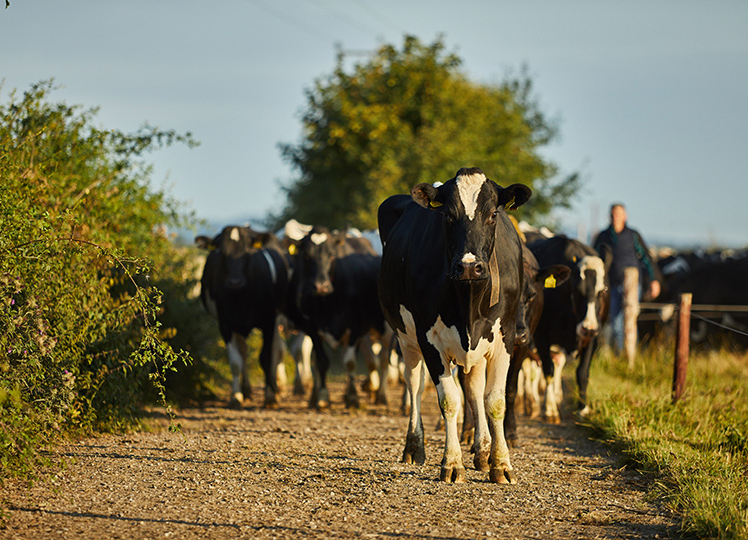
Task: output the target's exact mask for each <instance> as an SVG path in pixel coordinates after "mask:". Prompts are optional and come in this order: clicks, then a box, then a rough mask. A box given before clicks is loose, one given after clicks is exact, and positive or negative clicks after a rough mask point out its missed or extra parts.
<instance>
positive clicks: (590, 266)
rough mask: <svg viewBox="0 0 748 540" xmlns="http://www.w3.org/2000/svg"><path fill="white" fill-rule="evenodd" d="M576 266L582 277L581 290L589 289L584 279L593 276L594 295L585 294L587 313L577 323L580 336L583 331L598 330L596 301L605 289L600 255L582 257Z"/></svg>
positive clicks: (603, 267) (603, 270) (603, 269)
mask: <svg viewBox="0 0 748 540" xmlns="http://www.w3.org/2000/svg"><path fill="white" fill-rule="evenodd" d="M577 266H578V268H579V274H580V276H581V278H582V285H581V287H582V290H584V291H587V290H589V289H590V286H589V285H588V284H585V281H586V280H587V279H589V276H590V275H592V276H594V282H593V284H592V287H593V289H592V291H593V292H594V295H593V296H592V297H590V295H589V294H588V295H587V296H586V298H587V313H586V315H585V316H584V319H583V320H582V322H581V323H579V324H578V325H577V334H578V335H580V336H581V335H582V334H583V333H584V332H597V331H598V330H600V323H599V321H598V320H597V312H598V310H597V303H598V295H599V294H600V293H601V292H603V290H604V289H605V265H604V264H603V261H602V259H600V257H595V256H592V255H588V256H586V257H584V258H582V260H581V261H579V264H578V265H577Z"/></svg>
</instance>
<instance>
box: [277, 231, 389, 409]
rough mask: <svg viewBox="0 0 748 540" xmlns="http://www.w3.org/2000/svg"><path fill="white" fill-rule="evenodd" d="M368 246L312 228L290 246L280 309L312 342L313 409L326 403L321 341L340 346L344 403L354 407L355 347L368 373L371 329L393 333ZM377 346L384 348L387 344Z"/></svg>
mask: <svg viewBox="0 0 748 540" xmlns="http://www.w3.org/2000/svg"><path fill="white" fill-rule="evenodd" d="M367 244H368V241H366V240H365V239H363V238H356V239H351V238H349V237H348V236H347V235H345V234H344V233H333V232H331V231H329V230H328V229H326V228H324V227H319V226H315V227H314V228H313V229H312V230H311V231H310V232H309V233H308V234H307V235H306V236H305V237H304V238H303V239H302V240H301V241H300V242H299V243H298V246H297V247H296V250H295V255H294V272H293V277H292V279H291V289H290V294H289V297H288V301H287V302H286V309H285V312H286V315H287V316H288V317H289V318H290V319H291V321H292V323H293V324H294V326H295V327H297V328H298V329H299V330H301V331H302V332H304V333H305V334H307V335H308V336H309V337H310V338H311V340H312V346H313V350H314V355H315V359H316V368H317V369H316V373H315V380H314V388H313V391H312V397H311V400H310V406H311V407H314V408H317V409H323V408H326V407H328V406H329V404H330V395H329V391H328V389H327V383H326V379H327V370H328V368H329V365H330V360H329V357H328V355H327V352H326V350H325V347H324V341H323V340H324V339H326V340H327V342H328V343H330V344H331V345H332V346H333V348H341V349H343V357H344V364H345V365H346V367H347V369H348V384H347V387H346V392H345V403H346V406H348V407H356V406H358V405H359V401H358V393H357V390H356V386H355V380H354V369H355V358H356V349H357V348H359V347H360V349H361V350H362V351H363V352H364V355H365V356H366V357H367V364H368V365H369V369H370V371H373V370H375V369H376V367H377V366H378V365H379V364H378V363H377V362H376V360H374V358H373V352H372V349H371V342H370V341H369V339H370V337H371V335H372V333H373V334H374V335H375V336H376V337H377V338H379V337H381V338H382V339H383V340H384V341H385V342H386V340H387V339H389V336H391V333H392V331H391V330H390V329H389V327H388V326H387V325H386V324H385V322H384V316H383V315H382V311H381V307H380V306H379V300H378V295H377V281H378V278H379V267H380V258H379V257H378V256H377V255H375V254H374V251H373V249H372V248H371V246H370V245H368V246H367ZM379 350H380V351H383V354H384V353H386V352H388V348H387V347H380V349H379ZM376 373H377V379H380V378H381V377H380V376H379V372H376ZM378 384H379V383H376V384H375V386H378ZM373 390H376V387H375V388H373Z"/></svg>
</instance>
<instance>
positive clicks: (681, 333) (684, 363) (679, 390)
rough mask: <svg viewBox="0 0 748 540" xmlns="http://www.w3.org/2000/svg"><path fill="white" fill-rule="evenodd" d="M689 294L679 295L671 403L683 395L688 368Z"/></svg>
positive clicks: (689, 334)
mask: <svg viewBox="0 0 748 540" xmlns="http://www.w3.org/2000/svg"><path fill="white" fill-rule="evenodd" d="M692 297H693V295H692V294H691V293H683V294H681V295H680V301H679V303H678V330H677V332H676V335H675V367H674V369H673V403H676V402H677V401H678V400H679V399H680V397H681V396H682V395H683V388H684V387H685V385H686V370H687V368H688V347H689V340H690V339H691V299H692Z"/></svg>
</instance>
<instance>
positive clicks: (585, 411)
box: [577, 405, 592, 418]
mask: <svg viewBox="0 0 748 540" xmlns="http://www.w3.org/2000/svg"><path fill="white" fill-rule="evenodd" d="M591 412H592V409H591V408H590V406H589V405H585V407H584V408H583V409H579V410H578V411H577V416H579V417H580V418H587V417H588V416H589V415H590V413H591Z"/></svg>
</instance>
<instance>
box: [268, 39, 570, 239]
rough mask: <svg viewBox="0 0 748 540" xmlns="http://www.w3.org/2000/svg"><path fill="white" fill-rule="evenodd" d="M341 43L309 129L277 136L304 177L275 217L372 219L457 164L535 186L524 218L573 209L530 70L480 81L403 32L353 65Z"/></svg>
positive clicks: (309, 110)
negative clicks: (400, 40) (388, 202)
mask: <svg viewBox="0 0 748 540" xmlns="http://www.w3.org/2000/svg"><path fill="white" fill-rule="evenodd" d="M344 63H345V55H344V53H342V52H340V53H338V56H337V64H336V67H335V69H334V71H333V73H332V74H330V75H329V76H327V77H323V78H321V79H318V80H317V81H315V83H314V86H313V88H311V89H308V90H307V91H306V98H307V107H306V110H305V111H304V112H303V116H302V121H303V128H304V132H303V136H302V138H301V140H300V141H299V142H298V143H297V144H281V145H280V148H281V151H282V155H283V157H284V159H285V160H286V161H288V162H289V163H290V164H291V165H292V166H293V168H294V169H295V170H297V171H298V172H299V173H300V176H299V177H297V178H295V179H293V180H290V181H289V182H288V183H287V184H286V185H285V186H283V189H284V191H285V193H286V196H287V200H286V206H285V208H283V210H282V211H281V212H280V213H279V214H278V215H276V216H274V221H275V222H276V223H275V224H276V225H277V224H279V223H282V222H283V221H285V220H286V219H289V218H292V217H293V218H296V219H298V220H300V221H302V222H306V223H314V224H321V225H327V226H329V227H346V226H349V225H352V226H357V227H361V228H375V227H376V215H377V208H378V207H379V204H380V203H381V202H382V201H383V200H384V199H385V198H387V197H388V196H390V195H393V194H396V193H409V191H410V188H411V186H413V185H414V184H416V183H419V182H436V181H442V182H443V181H446V180H448V179H449V178H452V177H453V176H454V174H455V172H456V171H457V170H458V169H459V168H460V167H465V166H469V167H473V166H475V167H480V168H481V169H483V171H484V172H485V173H486V175H487V176H488V177H489V178H491V179H492V180H495V181H496V182H497V183H499V184H500V185H503V186H507V185H509V184H513V183H516V182H520V183H524V184H526V185H528V186H530V187H531V188H532V189H533V193H534V195H533V198H532V199H531V201H530V202H529V203H528V204H527V205H525V206H524V207H523V209H521V210H522V212H523V216H525V217H527V218H528V219H531V220H536V221H538V220H541V219H542V218H543V216H547V215H548V214H549V213H550V211H551V209H552V208H553V207H568V206H569V204H570V201H571V198H572V197H573V196H574V194H575V193H576V191H577V189H578V187H579V186H578V184H579V176H578V175H577V174H570V175H568V176H567V177H565V178H559V177H558V175H559V168H558V166H557V165H555V164H554V163H552V162H550V161H548V160H546V159H544V158H543V157H542V156H541V155H540V153H539V150H540V149H541V148H542V147H543V146H545V145H547V144H549V143H550V142H552V141H553V140H555V139H556V137H557V136H558V127H557V125H556V123H555V122H553V121H550V120H548V119H547V118H546V117H545V115H544V114H543V113H542V112H541V111H540V108H539V106H538V103H537V101H536V100H535V98H534V96H533V93H532V81H531V80H530V78H529V76H528V75H527V74H526V72H525V71H524V70H523V72H522V73H521V75H520V76H519V77H517V78H506V79H505V80H504V81H503V82H502V83H500V84H496V85H487V84H477V83H474V82H471V81H469V80H468V78H467V77H466V76H465V74H464V73H463V72H462V71H461V70H460V66H461V60H460V58H459V57H458V56H457V55H455V54H453V53H447V52H446V51H445V45H444V43H443V41H442V40H441V39H437V40H436V41H435V42H434V43H432V44H431V45H424V44H422V43H421V42H420V41H419V40H418V39H417V38H415V37H412V36H406V37H405V40H404V44H403V47H402V49H400V50H398V49H396V48H395V47H393V46H392V45H384V46H382V47H381V48H380V49H379V50H378V51H376V53H375V54H374V55H373V56H372V57H371V59H370V60H369V61H367V62H364V63H359V64H356V65H355V66H354V67H353V69H352V72H350V73H349V72H347V71H346V69H345V67H344Z"/></svg>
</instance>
